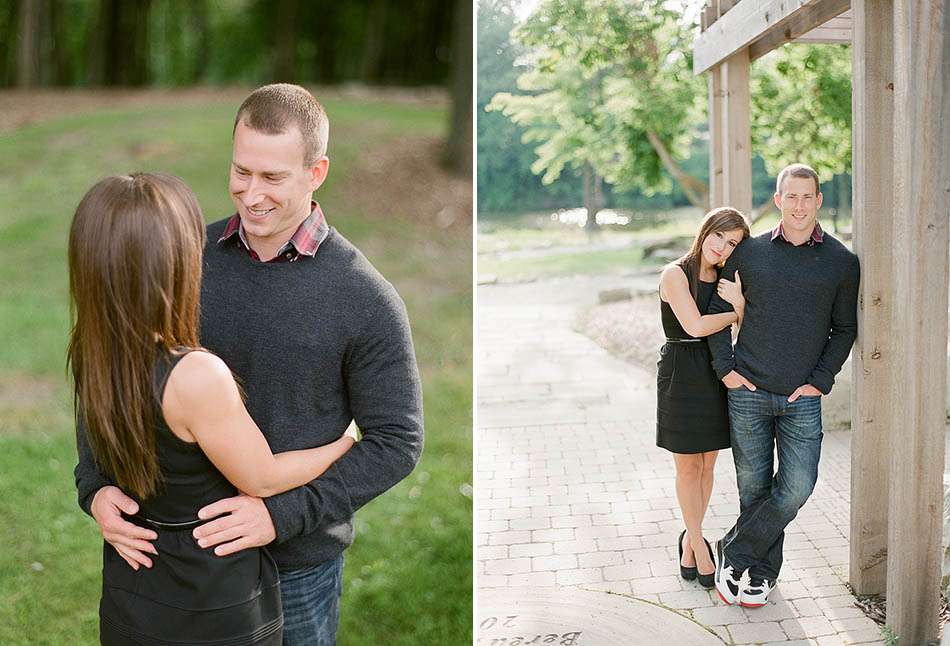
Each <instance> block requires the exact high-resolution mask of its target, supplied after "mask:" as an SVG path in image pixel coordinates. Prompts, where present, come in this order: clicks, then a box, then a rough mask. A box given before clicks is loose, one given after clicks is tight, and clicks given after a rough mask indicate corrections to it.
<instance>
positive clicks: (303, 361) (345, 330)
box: [76, 220, 423, 570]
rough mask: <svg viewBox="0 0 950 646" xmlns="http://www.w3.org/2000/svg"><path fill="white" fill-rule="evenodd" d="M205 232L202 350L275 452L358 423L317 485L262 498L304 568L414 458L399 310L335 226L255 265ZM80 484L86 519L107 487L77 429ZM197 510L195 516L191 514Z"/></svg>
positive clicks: (344, 534)
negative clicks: (308, 250) (300, 249)
mask: <svg viewBox="0 0 950 646" xmlns="http://www.w3.org/2000/svg"><path fill="white" fill-rule="evenodd" d="M225 224H226V220H222V221H219V222H216V223H214V224H212V225H210V226H209V227H208V244H207V246H206V248H205V254H204V276H203V282H202V294H201V308H202V311H201V342H202V345H203V346H204V347H206V348H208V349H209V350H211V351H212V352H214V353H215V354H217V355H218V356H219V357H221V358H222V359H224V361H225V362H226V363H227V364H228V365H229V366H230V367H231V369H232V370H233V371H234V373H235V374H236V375H237V376H238V378H239V379H240V381H241V384H242V385H243V387H244V390H245V392H246V394H247V408H248V411H249V412H250V414H251V417H253V418H254V421H255V422H257V425H258V426H259V427H260V429H261V431H262V432H263V433H264V437H266V438H267V441H268V443H269V444H270V447H271V449H272V450H273V451H274V452H275V453H278V452H281V451H289V450H293V449H301V448H308V447H313V446H319V445H323V444H326V443H328V442H331V441H332V440H334V439H336V438H338V437H340V435H341V434H342V433H343V432H344V430H346V427H347V426H348V425H349V423H350V421H351V420H353V419H355V420H356V423H357V425H358V426H359V428H360V430H361V432H362V433H363V437H362V440H361V441H360V442H358V443H357V444H356V445H354V447H353V448H352V449H350V451H349V452H347V453H346V455H344V456H343V457H342V458H341V459H340V460H338V461H337V462H336V463H335V464H334V465H333V466H331V467H330V469H329V470H328V471H326V472H325V473H324V474H323V475H322V476H321V477H320V478H318V479H316V480H314V481H313V482H311V483H310V484H308V485H305V486H303V487H299V488H297V489H294V490H292V491H288V492H286V493H283V494H279V495H277V496H273V497H271V498H267V499H266V500H265V504H266V506H267V509H268V511H269V512H270V515H271V519H272V520H273V522H274V527H275V529H276V531H277V539H276V541H275V542H274V543H273V544H271V545H270V546H269V547H270V550H271V553H272V554H273V556H274V559H275V560H276V561H277V564H278V567H279V568H280V569H281V570H294V569H300V568H305V567H311V566H314V565H317V564H319V563H322V562H325V561H327V560H329V559H332V558H334V557H336V556H337V555H338V554H340V553H341V552H342V551H343V550H344V549H345V548H346V547H347V546H349V545H350V544H351V543H352V542H353V525H352V517H353V512H355V511H356V510H357V509H359V508H360V507H362V506H363V505H365V504H366V503H367V502H369V501H370V500H372V499H373V498H375V497H376V496H378V495H380V494H381V493H383V492H384V491H386V490H387V489H389V488H390V487H392V486H393V485H395V484H396V483H397V482H399V481H400V480H402V479H403V478H404V477H406V476H407V475H408V474H409V473H410V471H412V469H413V467H414V466H415V465H416V463H417V462H418V460H419V457H420V454H421V452H422V441H423V421H422V393H421V387H420V381H419V373H418V369H417V367H416V360H415V354H414V352H413V346H412V338H411V335H410V330H409V320H408V317H407V316H406V309H405V306H404V305H403V302H402V300H401V299H400V298H399V295H398V294H397V293H396V291H395V289H393V287H392V285H390V284H389V283H388V282H386V280H385V279H383V277H382V276H381V275H380V274H379V272H377V271H376V269H375V268H373V266H372V265H371V264H370V263H369V261H367V260H366V258H365V257H364V256H363V255H362V254H361V253H360V252H359V251H358V250H357V249H356V248H355V247H354V246H353V245H352V244H350V243H349V242H348V241H347V240H346V239H345V238H344V237H343V236H342V235H340V233H339V232H337V231H336V230H335V229H331V230H330V233H329V235H328V237H327V238H326V240H325V241H324V242H323V243H322V244H321V245H320V248H319V249H318V250H317V253H316V255H314V256H313V257H312V258H310V257H306V256H301V257H300V258H299V260H297V261H295V262H282V263H260V262H255V261H253V260H251V259H250V258H249V256H248V254H247V252H246V251H245V250H244V249H243V248H241V247H240V246H239V244H238V243H237V238H236V237H234V238H231V239H230V240H228V241H224V242H222V243H218V242H217V240H218V239H219V238H220V236H221V234H222V232H223V230H224V226H225ZM77 436H78V445H79V455H80V459H79V464H78V465H77V467H76V486H77V489H78V493H79V502H80V506H81V507H82V508H83V509H84V510H85V511H86V512H87V513H89V505H90V504H91V502H92V497H93V495H94V494H95V492H96V491H97V490H98V489H99V488H100V487H102V486H104V485H106V484H110V481H109V480H108V478H106V477H105V476H103V475H102V474H100V473H99V472H98V471H97V470H96V465H95V462H94V461H93V459H92V456H91V453H90V451H89V448H88V446H87V445H86V441H85V437H84V435H83V433H82V430H81V429H78V432H77ZM196 511H197V510H196Z"/></svg>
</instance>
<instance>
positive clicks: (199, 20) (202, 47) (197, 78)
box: [188, 0, 210, 83]
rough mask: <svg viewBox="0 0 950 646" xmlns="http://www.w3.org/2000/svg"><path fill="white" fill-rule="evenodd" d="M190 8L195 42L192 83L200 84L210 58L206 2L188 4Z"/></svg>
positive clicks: (204, 0) (197, 1)
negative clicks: (195, 37)
mask: <svg viewBox="0 0 950 646" xmlns="http://www.w3.org/2000/svg"><path fill="white" fill-rule="evenodd" d="M188 6H189V7H190V8H191V19H192V21H193V22H194V24H195V32H196V35H197V42H196V43H195V51H194V53H193V54H192V68H191V69H192V73H191V78H192V82H198V83H200V82H202V81H204V80H205V76H206V75H207V71H208V58H210V51H209V41H210V33H209V27H208V3H207V0H195V1H194V2H190V3H188Z"/></svg>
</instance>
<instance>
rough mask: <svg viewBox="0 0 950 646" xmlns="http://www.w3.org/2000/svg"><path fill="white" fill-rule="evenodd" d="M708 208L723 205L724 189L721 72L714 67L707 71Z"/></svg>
mask: <svg viewBox="0 0 950 646" xmlns="http://www.w3.org/2000/svg"><path fill="white" fill-rule="evenodd" d="M707 83H708V85H709V208H711V209H715V208H717V207H720V206H724V205H725V189H724V187H723V177H722V158H723V152H724V151H723V146H722V129H723V120H722V113H723V105H724V103H725V102H724V101H723V95H722V71H721V70H720V67H719V66H718V65H716V66H715V67H713V68H712V69H711V70H709V79H708V80H707ZM749 215H751V214H749Z"/></svg>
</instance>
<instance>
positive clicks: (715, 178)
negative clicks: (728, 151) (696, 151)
mask: <svg viewBox="0 0 950 646" xmlns="http://www.w3.org/2000/svg"><path fill="white" fill-rule="evenodd" d="M707 85H708V87H709V207H710V208H713V209H714V208H716V207H719V206H724V205H725V201H724V200H725V190H724V188H723V176H722V158H723V146H722V131H723V120H722V113H723V106H724V105H725V102H724V97H723V93H722V71H721V70H720V69H719V66H716V67H714V68H712V69H711V70H709V78H708V79H707Z"/></svg>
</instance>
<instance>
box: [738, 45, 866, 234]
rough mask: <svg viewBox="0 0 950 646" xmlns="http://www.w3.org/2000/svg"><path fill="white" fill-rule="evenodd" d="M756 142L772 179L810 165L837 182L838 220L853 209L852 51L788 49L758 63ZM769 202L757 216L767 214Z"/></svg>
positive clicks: (754, 111)
mask: <svg viewBox="0 0 950 646" xmlns="http://www.w3.org/2000/svg"><path fill="white" fill-rule="evenodd" d="M751 84H752V87H751V91H752V124H751V125H752V140H753V145H754V147H755V149H756V150H758V151H759V153H760V154H761V155H762V158H763V159H764V160H765V167H766V170H767V171H768V172H769V174H770V175H772V176H775V175H778V173H779V171H780V170H781V169H782V168H784V167H785V166H787V165H788V164H791V163H794V162H805V163H807V164H809V165H810V166H811V167H812V168H814V169H815V170H816V171H817V172H818V175H819V176H820V177H823V178H825V179H826V180H827V179H829V178H831V177H832V176H835V177H836V178H838V179H837V180H836V183H835V185H834V188H835V193H836V197H837V201H838V204H837V208H835V209H833V210H832V216H833V217H834V218H835V222H834V225H835V229H837V214H838V212H839V211H841V210H843V209H848V208H850V203H851V200H850V198H851V196H850V191H848V190H847V186H846V185H845V184H846V183H845V182H843V181H842V180H841V178H843V176H844V174H846V173H848V174H850V173H851V47H850V46H849V45H796V44H789V45H785V46H784V47H781V48H779V49H777V50H775V51H774V52H771V53H770V54H769V55H767V56H766V57H764V58H762V59H761V60H759V61H757V62H756V63H755V65H754V67H753V74H752V79H751ZM771 204H772V202H771V200H770V199H769V200H766V202H765V203H764V204H763V207H765V208H762V207H760V208H759V209H758V213H759V214H760V215H761V214H764V213H767V212H768V207H770V205H771Z"/></svg>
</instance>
